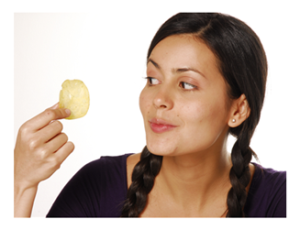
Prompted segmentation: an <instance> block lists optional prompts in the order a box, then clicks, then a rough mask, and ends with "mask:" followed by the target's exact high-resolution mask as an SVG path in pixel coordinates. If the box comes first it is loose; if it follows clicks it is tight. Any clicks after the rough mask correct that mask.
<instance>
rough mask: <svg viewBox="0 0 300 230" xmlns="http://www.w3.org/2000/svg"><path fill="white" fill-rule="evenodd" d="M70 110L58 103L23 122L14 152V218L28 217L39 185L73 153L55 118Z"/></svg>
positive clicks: (59, 117) (64, 115) (70, 144)
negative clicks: (59, 107) (59, 106)
mask: <svg viewBox="0 0 300 230" xmlns="http://www.w3.org/2000/svg"><path fill="white" fill-rule="evenodd" d="M69 115H70V111H68V110H65V109H58V103H57V104H56V105H54V106H52V107H51V108H48V109H46V110H45V111H44V112H42V113H41V114H39V115H37V116H36V117H34V118H32V119H31V120H29V121H27V122H25V123H24V124H23V125H22V126H21V128H20V129H19V132H18V136H17V141H16V146H15V150H14V216H15V217H30V216H31V211H32V206H33V202H34V199H35V196H36V193H37V189H38V184H39V183H40V182H41V181H43V180H45V179H47V178H49V177H50V176H51V175H52V174H53V173H54V172H55V171H56V170H57V169H58V168H59V167H60V165H61V163H62V162H63V161H64V160H65V159H66V158H67V157H68V156H69V155H70V153H71V152H72V151H73V150H74V144H73V143H72V142H68V137H67V135H66V134H64V133H62V129H63V126H62V124H61V122H59V121H57V120H58V119H62V118H66V117H68V116H69Z"/></svg>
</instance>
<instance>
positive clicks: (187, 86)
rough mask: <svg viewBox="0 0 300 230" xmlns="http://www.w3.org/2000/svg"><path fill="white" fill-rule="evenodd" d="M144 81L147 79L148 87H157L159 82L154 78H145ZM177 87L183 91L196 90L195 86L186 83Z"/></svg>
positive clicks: (180, 83)
mask: <svg viewBox="0 0 300 230" xmlns="http://www.w3.org/2000/svg"><path fill="white" fill-rule="evenodd" d="M145 79H147V81H148V85H149V86H153V85H158V84H159V81H158V80H157V79H156V78H154V77H146V78H145ZM179 87H181V88H183V89H185V90H195V89H198V87H197V86H195V85H192V84H190V83H187V82H184V81H181V82H179Z"/></svg>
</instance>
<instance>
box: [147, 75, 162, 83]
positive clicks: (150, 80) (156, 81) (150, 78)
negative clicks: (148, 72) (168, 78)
mask: <svg viewBox="0 0 300 230" xmlns="http://www.w3.org/2000/svg"><path fill="white" fill-rule="evenodd" d="M147 79H148V82H149V83H150V85H157V84H158V83H159V81H158V80H157V79H155V78H153V77H147Z"/></svg>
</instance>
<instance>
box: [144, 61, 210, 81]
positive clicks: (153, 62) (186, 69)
mask: <svg viewBox="0 0 300 230" xmlns="http://www.w3.org/2000/svg"><path fill="white" fill-rule="evenodd" d="M149 62H151V63H152V64H153V65H154V66H155V67H156V68H157V69H159V70H160V69H161V67H160V66H159V64H157V63H156V62H155V61H153V60H152V59H151V58H149V59H148V61H147V64H148V63H149ZM187 71H193V72H196V73H198V74H200V75H201V76H203V77H204V78H206V77H205V75H204V74H203V73H201V72H200V71H199V70H196V69H194V68H190V67H183V68H178V69H172V72H173V73H182V72H187Z"/></svg>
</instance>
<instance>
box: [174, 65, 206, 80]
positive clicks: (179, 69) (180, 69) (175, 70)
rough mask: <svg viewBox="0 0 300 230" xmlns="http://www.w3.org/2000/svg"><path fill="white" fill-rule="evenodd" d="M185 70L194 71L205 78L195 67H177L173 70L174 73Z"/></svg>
mask: <svg viewBox="0 0 300 230" xmlns="http://www.w3.org/2000/svg"><path fill="white" fill-rule="evenodd" d="M187 71H193V72H196V73H198V74H200V75H201V76H203V77H204V78H206V77H205V75H204V74H203V73H201V72H200V71H199V70H196V69H193V68H190V67H186V68H178V69H174V70H173V72H176V73H182V72H187Z"/></svg>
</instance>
